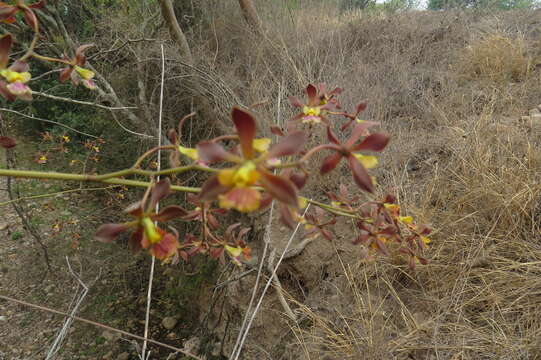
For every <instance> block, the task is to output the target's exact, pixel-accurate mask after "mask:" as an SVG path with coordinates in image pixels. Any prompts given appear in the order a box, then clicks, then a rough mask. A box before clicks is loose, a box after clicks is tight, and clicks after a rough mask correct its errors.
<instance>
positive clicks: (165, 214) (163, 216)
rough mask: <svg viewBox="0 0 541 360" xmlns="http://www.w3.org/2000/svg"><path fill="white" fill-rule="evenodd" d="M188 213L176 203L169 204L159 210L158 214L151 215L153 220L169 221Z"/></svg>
mask: <svg viewBox="0 0 541 360" xmlns="http://www.w3.org/2000/svg"><path fill="white" fill-rule="evenodd" d="M186 215H188V212H187V211H186V210H185V209H183V208H181V207H180V206H177V205H170V206H167V207H165V208H164V209H163V210H161V211H160V212H159V213H158V214H156V215H153V216H151V218H152V220H154V221H161V222H165V221H169V220H172V219H176V218H180V217H183V216H186Z"/></svg>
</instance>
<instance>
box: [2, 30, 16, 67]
mask: <svg viewBox="0 0 541 360" xmlns="http://www.w3.org/2000/svg"><path fill="white" fill-rule="evenodd" d="M12 45H13V37H12V36H11V34H6V35H4V36H2V37H1V38H0V69H5V68H6V67H7V66H8V62H9V52H10V51H11V46H12Z"/></svg>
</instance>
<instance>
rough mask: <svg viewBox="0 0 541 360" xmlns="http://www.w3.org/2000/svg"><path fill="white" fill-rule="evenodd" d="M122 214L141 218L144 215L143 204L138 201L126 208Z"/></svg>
mask: <svg viewBox="0 0 541 360" xmlns="http://www.w3.org/2000/svg"><path fill="white" fill-rule="evenodd" d="M124 212H126V213H128V214H130V215H132V216H135V217H141V216H142V215H143V213H144V211H143V203H142V202H141V201H138V202H136V203H134V204H131V205H130V206H128V207H127V208H126V209H125V210H124Z"/></svg>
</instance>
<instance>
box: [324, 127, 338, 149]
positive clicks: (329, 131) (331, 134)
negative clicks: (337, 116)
mask: <svg viewBox="0 0 541 360" xmlns="http://www.w3.org/2000/svg"><path fill="white" fill-rule="evenodd" d="M327 139H329V141H330V142H332V143H333V144H336V145H340V141H339V140H338V138H337V137H336V134H335V133H334V131H332V129H331V127H330V126H327Z"/></svg>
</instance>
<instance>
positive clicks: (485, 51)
mask: <svg viewBox="0 0 541 360" xmlns="http://www.w3.org/2000/svg"><path fill="white" fill-rule="evenodd" d="M526 48H527V46H526V43H525V39H524V37H523V36H520V35H519V36H517V37H515V38H510V37H508V36H506V35H504V34H488V35H487V36H486V37H484V38H482V39H480V40H477V41H476V42H474V43H473V44H471V45H469V46H467V47H466V48H465V49H464V52H463V54H462V55H461V56H460V57H459V63H458V68H459V69H460V72H461V73H462V76H463V77H464V79H466V80H472V79H486V80H490V81H493V82H496V83H503V82H506V81H515V82H517V81H521V80H524V79H525V78H526V77H527V76H528V75H529V73H530V72H531V71H532V64H533V59H532V58H531V57H530V56H529V55H528V54H527V51H526Z"/></svg>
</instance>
